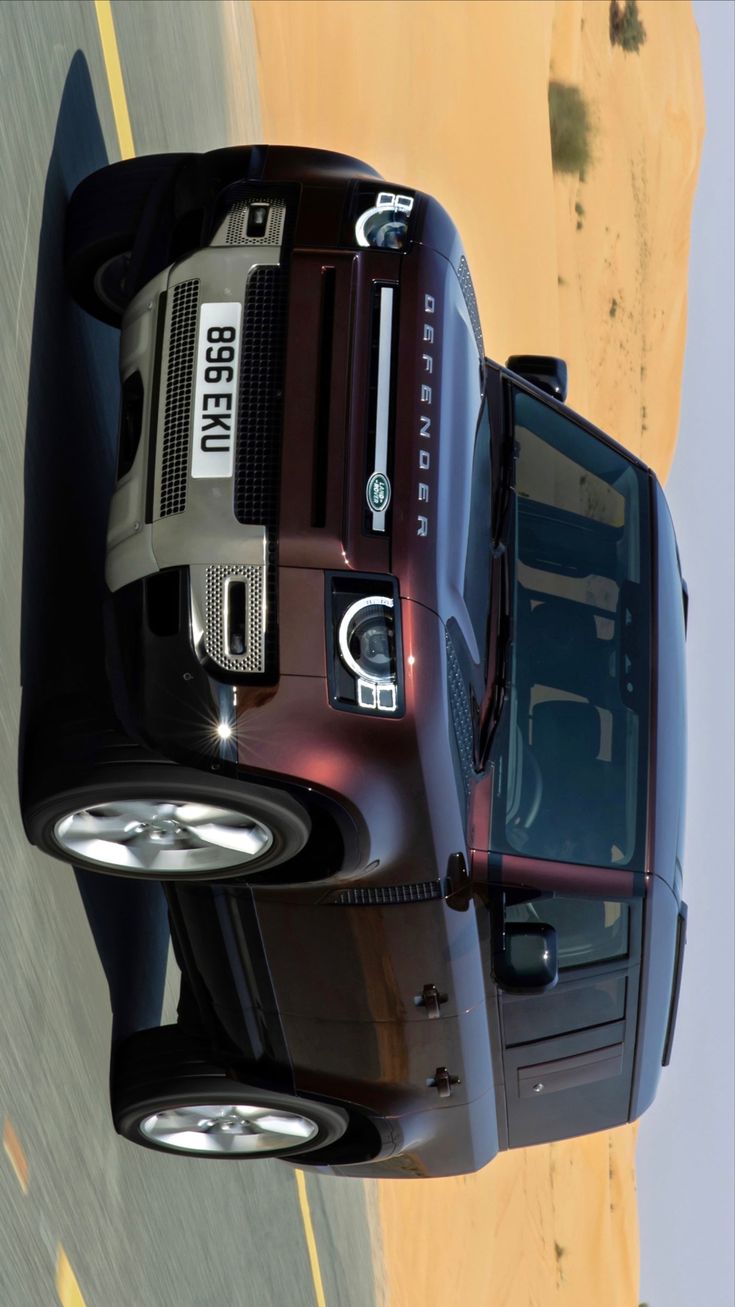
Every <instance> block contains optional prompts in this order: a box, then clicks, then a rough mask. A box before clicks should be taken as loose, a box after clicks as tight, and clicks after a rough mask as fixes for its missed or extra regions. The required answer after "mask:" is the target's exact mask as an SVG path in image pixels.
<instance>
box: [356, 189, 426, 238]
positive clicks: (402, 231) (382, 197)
mask: <svg viewBox="0 0 735 1307" xmlns="http://www.w3.org/2000/svg"><path fill="white" fill-rule="evenodd" d="M412 210H413V196H412V195H397V194H395V192H393V191H377V192H376V191H374V190H373V192H372V194H370V192H369V191H368V190H367V188H366V187H361V188H360V191H359V192H358V197H357V206H356V210H355V212H356V217H355V241H356V243H357V244H358V245H360V246H362V247H363V248H366V247H368V246H372V247H373V248H375V249H379V250H403V249H405V248H406V245H407V243H408V229H409V219H410V217H411V212H412Z"/></svg>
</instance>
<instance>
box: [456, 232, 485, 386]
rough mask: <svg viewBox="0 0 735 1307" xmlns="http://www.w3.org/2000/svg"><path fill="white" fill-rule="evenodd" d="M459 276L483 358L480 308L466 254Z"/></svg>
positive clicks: (463, 257) (461, 263)
mask: <svg viewBox="0 0 735 1307" xmlns="http://www.w3.org/2000/svg"><path fill="white" fill-rule="evenodd" d="M457 276H458V277H459V284H460V286H461V288H462V294H463V295H464V302H465V304H466V305H467V312H468V313H469V315H470V322H471V323H472V330H473V331H474V333H475V342H476V344H477V351H478V353H479V355H480V359H481V360H483V359H484V358H485V343H484V341H483V339H482V327H481V325H480V310H479V309H478V307H477V298H476V296H475V288H474V286H473V285H472V277H471V276H470V269H469V265H468V263H467V260H466V258H465V256H464V254H463V255H462V257H461V259H460V261H459V267H458V268H457Z"/></svg>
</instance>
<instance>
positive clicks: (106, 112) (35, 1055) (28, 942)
mask: <svg viewBox="0 0 735 1307" xmlns="http://www.w3.org/2000/svg"><path fill="white" fill-rule="evenodd" d="M114 15H115V24H116V28H117V36H118V43H119V48H120V56H121V62H122V68H123V74H124V80H125V89H126V95H127V101H128V105H129V109H130V118H131V124H132V130H133V136H134V140H135V147H136V151H137V152H138V153H147V152H151V151H158V150H166V149H173V150H175V149H181V148H188V149H192V148H193V149H206V148H212V147H214V146H216V145H221V144H227V143H231V142H232V141H233V140H234V139H235V135H237V136H238V137H239V138H240V139H241V140H245V139H253V140H254V139H258V137H259V123H258V116H257V115H258V108H257V81H256V73H255V65H254V57H253V45H252V41H251V39H250V35H249V33H250V31H251V29H250V26H249V14H248V11H247V9H246V7H245V6H244V5H243V6H240V9H239V13H238V24H239V26H238V32H237V40H233V30H234V29H233V25H232V12H231V11H229V12H228V11H227V10H226V9H225V8H224V6H222V7H220V5H219V4H218V3H216V0H204V2H202V3H200V2H199V0H186V3H159V2H158V0H145V3H143V0H125V3H123V2H122V0H117V2H116V3H115V4H114ZM117 157H118V145H117V135H116V130H115V123H114V118H113V112H112V106H111V100H110V93H109V87H108V80H107V75H106V70H105V65H104V61H103V56H102V48H101V44H100V35H99V29H98V24H97V18H96V13H95V8H94V5H93V4H92V3H91V0H48V2H47V0H35V3H30V2H26V3H21V2H17V0H11V2H10V3H8V2H7V0H6V2H5V3H2V4H0V159H1V160H2V169H1V175H2V192H1V198H0V296H1V297H2V312H1V313H0V377H1V382H0V384H1V390H0V393H1V395H2V403H1V404H0V449H1V450H2V459H1V461H0V605H1V607H0V613H1V616H0V751H1V752H0V993H2V996H3V997H2V1004H1V1005H0V1114H1V1115H2V1117H3V1122H4V1125H3V1131H4V1144H5V1150H4V1152H3V1153H0V1304H1V1305H2V1307H45V1305H46V1304H54V1303H57V1302H59V1301H62V1302H63V1303H64V1304H65V1307H72V1304H73V1305H74V1307H81V1305H82V1304H86V1307H131V1304H136V1307H169V1305H171V1307H208V1305H209V1304H212V1307H214V1304H217V1307H221V1304H223V1303H227V1304H228V1305H232V1307H235V1305H239V1304H243V1307H314V1305H315V1304H317V1307H321V1304H320V1302H319V1291H318V1289H317V1288H316V1287H315V1283H314V1278H313V1274H312V1269H311V1266H310V1259H309V1253H308V1248H307V1241H306V1237H305V1227H304V1222H303V1219H302V1213H301V1209H300V1204H299V1195H298V1191H297V1185H296V1182H295V1176H294V1172H293V1171H292V1170H291V1169H290V1168H288V1167H287V1166H285V1165H283V1164H279V1163H277V1162H271V1161H259V1162H257V1163H255V1164H253V1165H248V1164H242V1165H226V1166H221V1165H218V1164H217V1163H211V1162H201V1161H193V1160H187V1159H178V1158H166V1157H158V1156H156V1155H155V1154H153V1153H150V1152H147V1151H144V1150H140V1149H136V1148H135V1147H134V1146H132V1145H130V1144H127V1143H125V1142H124V1141H122V1140H121V1139H120V1138H119V1137H118V1136H117V1135H116V1134H115V1133H114V1130H113V1128H112V1125H111V1121H110V1117H109V1112H108V1100H107V1076H108V1064H109V1048H110V1027H111V1015H110V1013H111V1009H110V1002H109V996H108V990H107V984H106V974H105V973H107V978H108V979H109V980H110V982H111V983H112V984H113V986H114V988H115V992H116V994H117V996H118V1001H119V1004H121V1005H122V1009H123V1011H122V1018H120V1019H122V1020H123V1021H124V1022H128V1021H129V1022H130V1023H131V1024H136V1023H138V1024H146V1023H147V1022H148V1021H149V1020H155V1019H156V1014H157V1011H158V1009H159V1008H160V1003H161V998H162V990H163V981H164V974H165V966H166V951H167V937H166V926H165V916H164V913H163V910H162V901H161V899H160V897H159V894H158V891H157V889H156V888H155V887H146V891H145V892H142V891H140V890H139V889H138V888H137V887H136V886H134V885H128V884H126V883H123V882H120V883H118V882H115V881H112V880H107V879H103V880H96V879H95V878H94V877H87V878H86V879H81V878H80V879H79V881H77V879H75V876H74V873H73V872H72V870H71V869H70V868H65V867H64V866H62V864H60V863H57V862H54V861H52V860H51V859H48V858H46V857H44V856H43V855H42V854H40V853H38V852H37V851H36V850H34V849H32V848H31V847H29V846H28V845H27V843H26V841H25V838H24V834H23V829H22V826H21V822H20V816H19V811H18V801H17V769H18V738H19V730H20V731H21V736H22V738H23V739H26V738H27V734H28V730H29V729H30V728H29V725H28V724H29V723H31V726H32V729H33V731H34V732H39V731H40V733H41V734H40V738H41V739H42V741H43V747H45V748H53V732H54V716H55V712H56V706H57V703H58V702H59V700H60V696H61V695H62V694H64V695H66V694H77V695H79V696H80V697H81V698H82V699H84V700H87V701H91V700H93V699H94V700H97V699H99V700H100V701H104V699H105V696H106V693H107V690H106V686H105V682H104V676H103V673H102V670H101V668H102V664H101V657H100V649H101V631H100V622H99V611H100V604H99V600H100V595H101V586H102V579H101V562H102V544H103V540H104V529H105V516H106V502H107V496H108V494H109V487H110V476H111V469H112V460H113V433H114V427H115V422H116V411H117V399H116V393H117V391H116V333H115V332H114V331H112V330H110V329H108V328H104V327H102V326H99V325H97V324H95V323H94V322H92V321H91V320H87V319H86V318H85V316H84V315H83V314H82V313H81V312H80V311H79V310H77V309H76V308H75V306H74V305H72V304H71V303H70V301H69V299H68V296H67V295H66V292H65V290H64V286H63V280H62V275H61V247H62V235H63V220H64V208H65V203H66V199H67V197H68V195H69V193H70V192H71V190H72V189H73V187H74V185H75V184H76V182H77V181H78V180H79V179H80V178H82V177H83V176H84V175H85V174H86V173H87V172H90V171H92V170H93V169H94V168H97V167H100V166H102V165H103V164H104V163H105V162H107V161H108V159H109V160H113V159H115V158H117ZM21 674H22V678H23V684H24V696H23V702H21V691H20V683H21ZM35 738H36V740H38V738H39V736H38V735H36V737H35ZM34 747H38V744H37V743H36V745H35V746H34ZM90 923H91V925H92V926H93V928H94V935H93V933H92V929H90ZM95 940H96V941H97V942H95ZM98 946H99V948H101V949H102V954H103V957H104V962H105V967H104V969H103V965H102V962H101V960H100V954H99V951H98ZM166 1001H167V1002H168V1003H170V1001H171V995H170V993H169V995H168V998H167V1000H166ZM307 1192H308V1200H309V1206H310V1209H311V1213H312V1216H313V1229H314V1236H315V1241H316V1248H317V1252H318V1257H319V1263H320V1267H321V1276H322V1280H323V1302H324V1304H325V1307H366V1305H367V1304H373V1303H374V1302H375V1300H376V1291H375V1287H374V1276H373V1267H372V1259H371V1249H370V1240H369V1233H368V1228H369V1216H370V1213H369V1210H368V1205H367V1194H366V1191H365V1189H364V1188H363V1186H362V1185H361V1184H360V1183H359V1182H357V1181H354V1182H351V1181H336V1180H330V1179H321V1178H314V1177H309V1178H308V1181H307ZM60 1250H63V1251H60ZM65 1258H68V1263H69V1264H70V1266H71V1268H72V1269H73V1272H74V1276H75V1279H76V1283H77V1284H78V1289H79V1293H80V1294H81V1297H78V1296H75V1295H76V1292H77V1291H76V1288H75V1286H74V1283H73V1282H72V1281H71V1280H70V1279H69V1278H68V1277H66V1278H65V1277H64V1273H63V1270H62V1273H61V1274H60V1275H59V1267H60V1266H61V1267H63V1266H64V1265H65V1264H66V1263H65V1261H64V1259H65Z"/></svg>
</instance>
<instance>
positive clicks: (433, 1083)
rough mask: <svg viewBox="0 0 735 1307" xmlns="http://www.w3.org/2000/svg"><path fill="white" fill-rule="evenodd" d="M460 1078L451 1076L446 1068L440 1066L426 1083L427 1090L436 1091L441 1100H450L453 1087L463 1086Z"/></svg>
mask: <svg viewBox="0 0 735 1307" xmlns="http://www.w3.org/2000/svg"><path fill="white" fill-rule="evenodd" d="M461 1083H462V1081H461V1080H460V1078H459V1076H451V1075H450V1074H449V1072H448V1071H447V1068H446V1067H445V1066H438V1067H437V1068H436V1071H435V1072H434V1074H433V1076H430V1077H429V1079H428V1080H427V1081H426V1085H427V1088H429V1089H435V1090H436V1092H437V1093H438V1095H439V1097H440V1098H450V1097H451V1094H452V1085H461Z"/></svg>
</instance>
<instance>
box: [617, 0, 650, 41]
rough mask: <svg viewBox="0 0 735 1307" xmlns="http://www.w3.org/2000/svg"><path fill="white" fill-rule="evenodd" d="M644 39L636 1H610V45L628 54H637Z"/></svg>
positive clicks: (643, 30)
mask: <svg viewBox="0 0 735 1307" xmlns="http://www.w3.org/2000/svg"><path fill="white" fill-rule="evenodd" d="M645 39H646V29H645V27H644V26H643V23H642V22H641V20H640V16H639V14H638V4H637V0H625V4H621V3H620V0H610V43H611V45H619V46H621V47H622V49H623V50H625V51H626V52H627V53H628V54H631V53H632V54H638V51H639V50H640V48H641V46H642V45H643V43H644V41H645Z"/></svg>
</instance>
